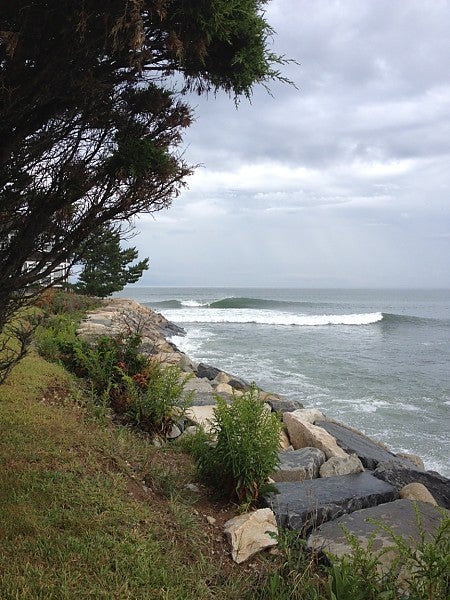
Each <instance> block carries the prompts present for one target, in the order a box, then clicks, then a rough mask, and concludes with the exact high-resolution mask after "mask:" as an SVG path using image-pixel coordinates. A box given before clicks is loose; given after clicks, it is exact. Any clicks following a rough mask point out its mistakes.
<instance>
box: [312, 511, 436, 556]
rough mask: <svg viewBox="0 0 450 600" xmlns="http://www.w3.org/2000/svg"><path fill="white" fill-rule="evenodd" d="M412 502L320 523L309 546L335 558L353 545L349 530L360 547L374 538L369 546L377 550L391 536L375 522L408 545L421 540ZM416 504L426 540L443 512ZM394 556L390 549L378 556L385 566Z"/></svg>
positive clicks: (390, 541) (386, 545) (388, 542)
mask: <svg viewBox="0 0 450 600" xmlns="http://www.w3.org/2000/svg"><path fill="white" fill-rule="evenodd" d="M415 504H416V503H414V502H411V501H410V500H395V501H394V502H389V503H387V504H380V505H379V506H375V507H373V508H366V509H363V510H357V511H354V512H352V513H351V514H348V515H344V516H342V517H339V518H338V519H336V520H335V521H332V522H330V523H325V524H323V525H321V526H320V527H319V528H318V529H317V530H316V531H315V532H314V533H313V534H312V535H311V536H310V537H309V539H308V547H309V548H310V549H312V550H314V551H316V552H317V551H319V552H327V553H330V554H331V555H336V556H337V557H341V556H344V555H347V554H351V553H352V547H351V545H350V544H349V542H348V539H347V535H346V532H348V533H349V534H351V535H353V536H356V538H357V540H358V541H359V543H360V544H361V545H362V546H363V547H367V544H368V543H369V540H370V539H372V538H373V541H372V542H371V544H372V546H371V547H372V549H373V550H374V552H376V553H378V552H380V551H381V550H382V549H386V548H390V547H392V546H393V539H392V537H391V535H389V533H388V532H387V531H385V530H384V529H382V528H381V527H380V526H379V525H378V523H382V524H383V525H385V526H387V527H388V528H389V529H391V530H392V532H393V533H394V534H395V535H398V536H400V537H402V538H403V540H404V542H405V543H406V544H407V545H409V546H410V547H411V544H412V541H413V540H419V539H420V532H419V529H418V526H417V516H416V512H415V511H416V508H415ZM416 506H417V509H418V511H419V515H420V521H421V526H422V528H423V531H424V532H425V539H426V540H427V541H429V540H430V539H431V538H432V537H433V535H434V533H435V532H436V530H437V528H438V527H439V524H440V522H441V519H442V515H441V514H440V512H439V511H438V510H437V509H436V508H434V507H433V506H431V505H430V504H425V503H422V502H418V503H417V505H416ZM393 558H394V556H393V555H392V553H391V552H387V553H385V554H382V555H381V556H380V560H381V561H382V563H383V564H384V566H386V567H390V566H391V564H392V561H393ZM331 560H332V557H331Z"/></svg>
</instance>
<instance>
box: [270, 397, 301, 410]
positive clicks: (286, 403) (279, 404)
mask: <svg viewBox="0 0 450 600" xmlns="http://www.w3.org/2000/svg"><path fill="white" fill-rule="evenodd" d="M264 401H265V402H267V404H270V406H271V407H272V411H273V412H278V413H285V412H293V411H294V410H298V409H299V408H303V404H302V403H301V402H299V401H298V400H289V399H288V398H283V397H282V396H272V395H269V396H267V397H266V398H265V399H264Z"/></svg>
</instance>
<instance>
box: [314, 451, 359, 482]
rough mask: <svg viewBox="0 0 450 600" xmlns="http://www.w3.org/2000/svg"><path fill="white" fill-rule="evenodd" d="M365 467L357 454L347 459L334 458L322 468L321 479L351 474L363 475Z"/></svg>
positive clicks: (350, 455) (320, 471)
mask: <svg viewBox="0 0 450 600" xmlns="http://www.w3.org/2000/svg"><path fill="white" fill-rule="evenodd" d="M362 471H364V467H363V466H362V462H361V461H360V460H359V458H358V457H357V456H356V454H349V455H348V456H346V457H345V458H341V457H340V456H332V457H331V458H329V459H328V460H327V461H326V462H325V463H323V465H322V466H321V467H320V470H319V474H320V477H336V476H338V475H348V474H349V473H362Z"/></svg>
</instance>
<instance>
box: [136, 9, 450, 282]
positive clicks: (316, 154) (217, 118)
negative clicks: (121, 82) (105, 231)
mask: <svg viewBox="0 0 450 600" xmlns="http://www.w3.org/2000/svg"><path fill="white" fill-rule="evenodd" d="M267 18H268V20H269V22H270V23H271V24H272V25H273V27H274V29H275V30H276V31H277V35H276V36H275V38H274V41H273V44H274V51H276V52H278V53H280V54H285V55H286V56H288V57H292V58H295V59H296V60H297V61H298V63H299V64H290V65H287V66H286V67H285V70H284V74H285V75H286V76H288V77H289V78H291V80H292V81H293V82H294V83H295V84H296V85H297V88H295V87H294V86H289V85H285V84H281V83H274V84H273V85H272V86H271V87H272V96H271V95H269V94H267V93H266V92H265V91H264V90H263V89H257V90H255V93H254V96H253V98H252V103H251V104H248V103H247V102H246V101H243V102H241V104H240V106H239V109H238V110H236V109H235V107H234V105H233V102H232V101H231V100H230V99H229V98H227V97H225V96H223V95H218V96H217V97H216V98H208V99H205V98H198V97H197V96H195V97H192V98H189V99H188V100H189V101H190V102H192V104H193V105H194V106H196V115H197V120H196V122H195V123H194V124H193V125H192V126H191V128H190V129H189V131H188V132H187V135H186V138H185V158H186V159H187V160H188V161H190V162H191V163H192V164H198V163H201V164H202V166H201V167H199V168H198V169H197V170H196V172H195V174H194V175H193V176H192V177H191V178H190V179H189V181H188V188H187V189H186V190H185V191H184V192H183V193H182V194H181V196H180V197H179V198H177V199H176V200H175V201H174V205H173V207H172V208H171V209H170V210H169V211H167V212H164V213H159V214H158V215H157V216H156V219H155V220H153V219H150V218H149V217H143V218H142V219H141V220H140V221H139V229H140V230H141V232H142V233H141V236H140V238H138V239H139V242H138V245H139V247H140V250H141V253H142V254H143V255H145V256H147V255H150V258H151V262H152V267H151V269H150V271H149V272H148V273H147V275H146V279H145V281H144V280H142V283H154V284H157V283H162V282H165V283H167V284H169V283H171V284H178V283H184V284H189V283H192V284H197V283H199V282H201V284H202V285H208V284H209V285H224V284H230V285H245V284H248V285H261V284H265V285H299V286H301V285H308V282H316V283H317V282H324V285H327V284H330V283H329V282H334V283H332V284H333V285H344V286H345V285H351V286H358V285H361V286H366V285H367V286H369V285H379V286H383V285H385V286H395V285H414V286H419V287H420V286H436V287H443V286H450V273H449V270H448V267H447V264H446V262H447V258H446V253H447V252H448V250H449V248H448V241H449V238H448V235H447V233H446V232H448V229H449V223H450V207H449V205H450V203H449V189H450V172H449V169H448V165H449V164H450V142H449V140H450V73H449V71H448V65H447V61H446V60H445V57H447V56H449V55H450V37H449V36H448V31H447V26H448V22H449V20H450V0H436V1H434V2H432V3H424V2H423V1H419V0H408V2H405V1H404V0H377V1H376V2H374V1H373V0H345V1H343V0H342V1H340V0H334V1H331V2H330V1H329V0H314V2H312V1H311V0H273V1H272V2H270V3H269V4H268V5H267ZM174 240H177V241H176V242H175V241H174ZM136 242H137V238H135V239H134V240H133V242H132V243H133V245H136ZM327 282H328V283H327Z"/></svg>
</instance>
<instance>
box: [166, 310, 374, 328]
mask: <svg viewBox="0 0 450 600" xmlns="http://www.w3.org/2000/svg"><path fill="white" fill-rule="evenodd" d="M168 316H169V318H170V320H171V321H174V322H175V323H255V324H258V325H286V326H289V325H290V326H298V327H317V326H324V325H370V324H372V323H377V322H378V321H381V320H382V318H383V315H382V313H381V312H376V313H363V314H351V315H293V314H289V313H281V312H273V311H266V310H252V309H246V308H233V309H227V310H223V309H214V308H198V309H197V310H195V311H188V310H183V309H175V310H171V311H170V315H169V314H168Z"/></svg>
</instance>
